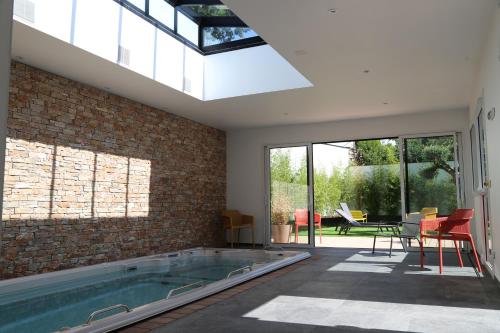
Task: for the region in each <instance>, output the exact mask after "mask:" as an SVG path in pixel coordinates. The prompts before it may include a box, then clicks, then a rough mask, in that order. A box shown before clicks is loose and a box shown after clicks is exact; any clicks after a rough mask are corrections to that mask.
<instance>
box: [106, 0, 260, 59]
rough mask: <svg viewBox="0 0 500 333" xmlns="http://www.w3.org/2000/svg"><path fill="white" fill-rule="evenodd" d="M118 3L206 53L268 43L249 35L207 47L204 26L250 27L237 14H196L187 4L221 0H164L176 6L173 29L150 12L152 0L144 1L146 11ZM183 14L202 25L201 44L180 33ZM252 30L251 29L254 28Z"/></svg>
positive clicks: (191, 46) (200, 51)
mask: <svg viewBox="0 0 500 333" xmlns="http://www.w3.org/2000/svg"><path fill="white" fill-rule="evenodd" d="M113 1H115V2H117V3H118V4H119V5H121V6H122V7H124V8H126V9H128V10H130V11H131V12H133V13H134V14H136V15H138V16H140V17H141V18H142V19H144V20H146V21H147V22H149V23H150V24H152V25H154V26H155V27H156V28H158V29H160V30H162V31H163V32H165V33H167V34H168V35H170V36H171V37H173V38H175V39H177V40H178V41H180V42H182V43H183V44H184V45H186V46H188V47H189V48H191V49H193V50H195V51H196V52H198V53H200V54H202V55H211V54H217V53H222V52H228V51H234V50H239V49H244V48H249V47H255V46H261V45H266V44H267V43H266V42H265V41H264V39H262V38H261V37H260V36H255V37H249V38H243V39H238V40H234V41H229V42H221V43H219V44H215V45H210V46H204V45H203V40H204V36H203V30H204V28H210V27H234V28H240V27H241V28H250V27H249V26H248V25H246V24H245V22H243V21H242V20H241V19H240V18H239V17H237V16H195V15H193V13H192V10H189V9H188V8H186V7H185V6H186V5H206V6H211V5H223V3H222V2H221V1H220V0H164V1H165V2H167V3H168V4H170V5H171V6H173V7H174V27H173V29H171V28H170V27H168V26H167V25H165V24H164V23H162V22H160V21H159V20H157V19H155V18H154V17H152V16H151V15H150V14H149V0H144V2H145V10H144V11H142V9H140V8H138V7H137V6H135V5H133V4H132V3H131V2H129V1H127V0H113ZM179 12H180V13H182V14H183V15H185V16H186V17H187V18H188V19H190V20H191V21H193V22H194V23H196V24H197V25H198V43H197V44H195V43H193V42H191V41H190V40H189V39H187V38H186V37H184V36H182V35H181V34H179V33H178V13H179ZM250 29H251V28H250Z"/></svg>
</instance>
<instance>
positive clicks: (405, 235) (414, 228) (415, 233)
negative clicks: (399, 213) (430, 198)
mask: <svg viewBox="0 0 500 333" xmlns="http://www.w3.org/2000/svg"><path fill="white" fill-rule="evenodd" d="M422 218H423V215H422V214H420V213H412V214H410V215H409V217H408V220H407V221H404V222H400V223H399V226H400V227H402V231H401V232H400V233H397V234H394V233H387V232H378V233H376V234H374V235H373V248H372V254H375V244H376V242H377V237H390V238H391V243H390V247H389V257H392V244H393V238H394V237H397V238H399V240H400V242H401V245H402V246H403V251H404V252H405V253H406V252H407V245H409V244H410V241H411V240H412V239H415V240H417V242H418V243H419V245H420V220H422ZM403 240H406V242H403Z"/></svg>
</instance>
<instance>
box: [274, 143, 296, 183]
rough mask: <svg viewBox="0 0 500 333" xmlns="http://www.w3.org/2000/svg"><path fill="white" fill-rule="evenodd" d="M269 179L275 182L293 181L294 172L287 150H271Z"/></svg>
mask: <svg viewBox="0 0 500 333" xmlns="http://www.w3.org/2000/svg"><path fill="white" fill-rule="evenodd" d="M271 179H272V180H273V181H276V182H284V183H291V182H293V180H294V172H293V170H292V164H291V158H290V152H289V151H288V150H286V149H275V150H273V151H271Z"/></svg>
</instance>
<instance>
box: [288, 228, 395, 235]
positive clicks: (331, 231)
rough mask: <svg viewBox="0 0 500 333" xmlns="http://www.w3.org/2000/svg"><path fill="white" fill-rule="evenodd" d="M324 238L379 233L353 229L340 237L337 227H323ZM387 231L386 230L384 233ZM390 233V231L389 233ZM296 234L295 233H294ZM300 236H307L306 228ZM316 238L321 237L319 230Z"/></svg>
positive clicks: (365, 229) (370, 229) (364, 229)
mask: <svg viewBox="0 0 500 333" xmlns="http://www.w3.org/2000/svg"><path fill="white" fill-rule="evenodd" d="M322 231H323V236H334V237H373V234H374V233H376V232H377V228H351V230H349V232H348V233H347V235H344V234H343V233H342V235H339V232H338V230H337V231H335V227H323V228H322ZM385 231H386V230H385V229H384V232H385ZM389 232H390V231H389ZM292 234H294V233H292ZM299 236H307V230H306V228H300V230H299ZM316 236H319V229H317V228H316Z"/></svg>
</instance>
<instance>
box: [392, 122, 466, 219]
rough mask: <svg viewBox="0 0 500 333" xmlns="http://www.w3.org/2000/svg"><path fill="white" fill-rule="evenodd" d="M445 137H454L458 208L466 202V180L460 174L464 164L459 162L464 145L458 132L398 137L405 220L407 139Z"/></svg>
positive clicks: (402, 212)
mask: <svg viewBox="0 0 500 333" xmlns="http://www.w3.org/2000/svg"><path fill="white" fill-rule="evenodd" d="M443 136H453V142H454V144H453V147H454V152H453V153H454V158H455V166H454V169H455V185H456V192H457V208H461V207H462V206H463V202H464V198H465V197H464V195H465V192H464V189H463V184H464V179H463V173H462V172H460V170H461V169H463V164H462V162H463V161H461V160H459V158H460V156H462V155H463V143H462V141H461V140H459V136H460V133H457V132H438V133H427V134H412V135H401V136H399V137H398V140H399V163H400V168H401V169H400V177H401V179H400V184H401V215H402V217H403V220H404V219H405V217H406V214H408V213H409V212H408V208H407V206H406V203H407V201H408V200H407V199H408V198H407V190H408V189H407V182H406V181H407V173H408V170H407V167H406V163H405V160H406V156H405V145H404V143H405V139H418V138H432V137H443Z"/></svg>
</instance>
